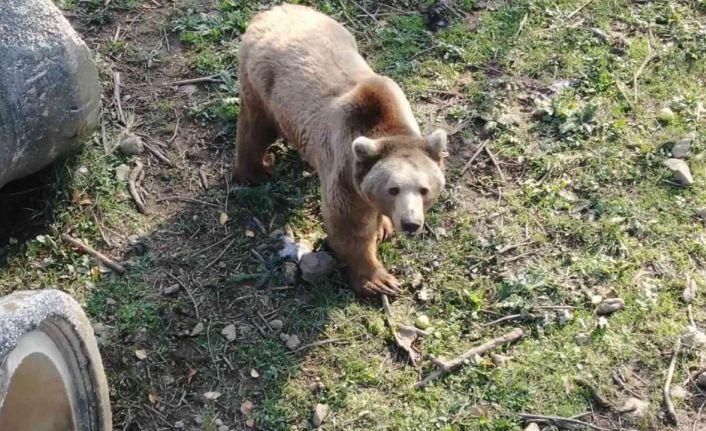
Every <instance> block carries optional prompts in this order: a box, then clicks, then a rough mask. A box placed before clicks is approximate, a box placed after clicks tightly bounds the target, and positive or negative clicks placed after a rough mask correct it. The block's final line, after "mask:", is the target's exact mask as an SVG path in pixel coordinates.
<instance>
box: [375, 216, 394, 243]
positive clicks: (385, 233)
mask: <svg viewBox="0 0 706 431" xmlns="http://www.w3.org/2000/svg"><path fill="white" fill-rule="evenodd" d="M393 233H395V227H394V226H393V225H392V221H391V220H390V219H389V218H388V217H387V216H382V220H381V221H380V226H378V234H377V242H378V244H380V243H381V242H383V241H384V240H386V239H388V238H390V237H391V236H392V234H393Z"/></svg>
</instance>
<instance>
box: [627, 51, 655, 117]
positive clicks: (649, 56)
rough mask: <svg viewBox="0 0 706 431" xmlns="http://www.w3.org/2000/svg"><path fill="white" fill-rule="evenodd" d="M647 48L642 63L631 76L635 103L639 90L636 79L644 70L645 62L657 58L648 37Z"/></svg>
mask: <svg viewBox="0 0 706 431" xmlns="http://www.w3.org/2000/svg"><path fill="white" fill-rule="evenodd" d="M647 49H648V52H647V57H645V60H644V61H643V62H642V64H641V65H640V67H639V68H638V69H637V71H636V72H635V75H633V77H632V88H633V91H634V92H635V96H634V97H635V103H637V96H638V93H639V91H640V87H639V84H638V81H637V80H638V78H640V75H642V72H644V71H645V67H647V64H648V63H649V62H650V61H652V60H654V59H655V58H657V54H655V53H654V52H653V51H652V44H651V43H650V41H649V39H648V40H647Z"/></svg>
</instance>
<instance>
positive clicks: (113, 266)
mask: <svg viewBox="0 0 706 431" xmlns="http://www.w3.org/2000/svg"><path fill="white" fill-rule="evenodd" d="M61 239H63V240H64V241H66V242H68V243H69V244H71V245H73V246H74V247H76V248H77V249H78V250H79V251H82V252H84V253H88V254H90V255H91V256H93V257H95V258H96V259H98V260H100V261H101V263H103V265H105V266H106V267H108V268H110V269H112V270H113V271H115V272H117V273H118V274H122V273H124V272H125V267H123V266H122V265H120V264H119V263H117V262H116V261H114V260H113V259H111V258H109V257H108V256H106V255H104V254H103V253H101V252H99V251H97V250H95V249H94V248H92V247H90V246H88V245H86V244H84V243H83V242H81V241H80V240H78V239H76V238H74V237H72V236H71V235H69V234H65V233H62V234H61Z"/></svg>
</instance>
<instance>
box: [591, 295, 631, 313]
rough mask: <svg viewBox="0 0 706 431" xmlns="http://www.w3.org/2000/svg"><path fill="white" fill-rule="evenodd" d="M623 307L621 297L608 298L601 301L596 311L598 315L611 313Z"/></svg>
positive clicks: (623, 303) (623, 302)
mask: <svg viewBox="0 0 706 431" xmlns="http://www.w3.org/2000/svg"><path fill="white" fill-rule="evenodd" d="M623 308H625V301H623V299H622V298H608V299H605V300H603V302H601V305H599V306H598V310H596V313H598V314H599V315H605V314H612V313H615V312H616V311H618V310H622V309H623Z"/></svg>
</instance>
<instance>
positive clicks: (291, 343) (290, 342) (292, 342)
mask: <svg viewBox="0 0 706 431" xmlns="http://www.w3.org/2000/svg"><path fill="white" fill-rule="evenodd" d="M285 344H286V346H287V348H288V349H289V350H296V349H297V347H299V346H300V345H301V344H302V342H301V341H300V340H299V337H297V336H296V335H292V336H290V337H289V338H288V339H287V342H286V343H285Z"/></svg>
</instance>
